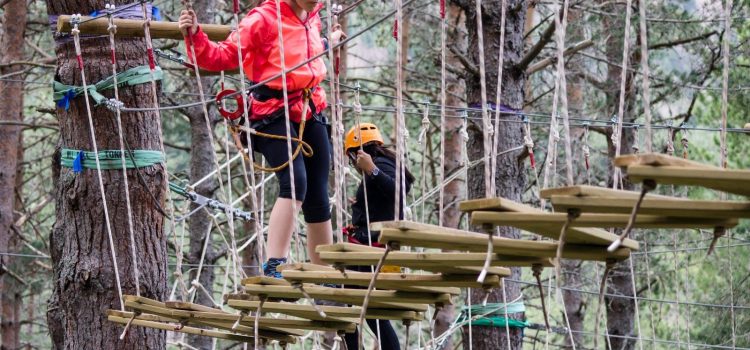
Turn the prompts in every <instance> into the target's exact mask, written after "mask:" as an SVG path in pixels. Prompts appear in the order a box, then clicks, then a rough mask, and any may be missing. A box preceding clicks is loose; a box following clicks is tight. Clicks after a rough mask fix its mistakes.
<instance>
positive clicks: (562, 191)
mask: <svg viewBox="0 0 750 350" xmlns="http://www.w3.org/2000/svg"><path fill="white" fill-rule="evenodd" d="M553 195H558V196H579V197H622V198H638V197H640V195H641V193H640V191H622V190H615V189H611V188H605V187H597V186H587V185H578V186H567V187H557V188H545V189H543V190H541V191H539V196H540V197H542V198H544V199H550V197H552V196H553ZM646 197H647V198H672V197H668V196H660V195H655V194H650V193H649V194H647V195H646Z"/></svg>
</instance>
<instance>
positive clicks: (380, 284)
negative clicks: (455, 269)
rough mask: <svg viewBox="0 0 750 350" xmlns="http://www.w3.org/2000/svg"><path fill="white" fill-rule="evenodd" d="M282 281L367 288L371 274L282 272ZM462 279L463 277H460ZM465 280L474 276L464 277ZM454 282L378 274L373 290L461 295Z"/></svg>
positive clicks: (430, 276)
mask: <svg viewBox="0 0 750 350" xmlns="http://www.w3.org/2000/svg"><path fill="white" fill-rule="evenodd" d="M282 275H283V276H284V279H286V280H289V281H298V282H307V283H336V284H343V285H354V286H360V287H367V286H368V285H369V284H370V280H371V279H372V275H373V273H371V272H356V271H347V272H346V274H344V273H341V272H340V271H331V272H327V271H294V270H285V271H284V272H282ZM462 277H463V276H462ZM465 277H466V278H467V279H468V278H471V277H474V280H476V276H474V275H472V276H465ZM455 285H456V280H446V279H444V278H443V276H442V275H440V274H426V275H419V274H402V273H382V272H381V273H380V274H378V278H377V280H375V288H377V289H388V290H398V291H405V292H427V293H445V294H451V295H458V294H461V289H460V288H457V287H455Z"/></svg>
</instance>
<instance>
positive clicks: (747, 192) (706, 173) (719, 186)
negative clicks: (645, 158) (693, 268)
mask: <svg viewBox="0 0 750 350" xmlns="http://www.w3.org/2000/svg"><path fill="white" fill-rule="evenodd" d="M627 171H628V179H629V180H630V181H632V182H642V181H643V180H646V179H649V180H654V181H656V183H657V184H670V185H685V186H701V187H706V188H710V189H714V190H718V191H723V192H728V193H734V194H739V195H743V196H750V170H727V169H721V168H715V169H714V168H686V167H676V166H661V167H653V166H647V165H631V166H629V167H628V170H627Z"/></svg>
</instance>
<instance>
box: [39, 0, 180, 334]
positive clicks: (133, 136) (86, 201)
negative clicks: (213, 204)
mask: <svg viewBox="0 0 750 350" xmlns="http://www.w3.org/2000/svg"><path fill="white" fill-rule="evenodd" d="M116 3H117V4H124V3H127V1H124V0H123V1H116ZM104 4H105V3H104V1H86V2H77V1H72V0H65V1H47V10H48V13H49V15H57V14H70V13H90V12H92V11H93V10H95V9H103V8H104ZM81 41H82V42H81V46H82V56H83V60H84V62H85V73H86V80H87V83H89V84H93V83H96V82H98V81H100V80H102V79H104V78H105V77H108V76H110V75H111V66H110V50H109V39H108V38H106V37H103V38H102V37H97V38H85V39H82V40H81ZM115 49H116V51H117V60H118V70H119V71H123V70H126V69H129V68H132V67H135V66H139V65H146V64H148V62H147V55H146V45H145V42H144V41H143V39H141V38H127V39H126V38H119V39H117V41H116V48H115ZM55 51H56V54H57V61H58V62H57V63H58V64H57V72H56V79H57V80H58V81H60V82H62V83H64V84H70V85H81V84H82V82H81V78H80V72H79V69H78V65H77V63H76V55H75V50H74V46H73V43H72V42H59V43H57V44H56V47H55ZM104 94H105V96H112V91H105V92H104ZM120 99H121V101H122V102H123V103H124V104H125V106H128V107H152V106H153V96H152V95H151V88H150V86H149V84H148V83H147V84H141V85H136V86H133V87H126V88H122V89H120ZM92 108H93V110H92V114H93V116H94V129H95V133H96V136H97V137H96V140H97V142H98V145H97V146H98V148H99V150H119V149H120V142H119V135H118V131H117V125H116V122H115V118H114V114H113V112H111V111H109V110H108V109H107V108H105V107H104V106H100V107H93V106H92ZM123 114H124V115H123V116H122V123H123V130H124V134H125V135H124V139H125V141H126V142H127V144H128V145H129V147H130V148H131V149H133V150H136V149H147V150H160V149H161V147H162V146H161V144H162V138H161V121H160V120H159V114H158V113H156V112H140V113H123ZM86 115H87V114H86V106H85V101H84V99H83V97H77V98H75V99H73V100H72V101H71V104H70V110H68V111H65V110H63V109H60V108H58V110H57V116H58V118H59V126H60V144H61V146H62V147H67V148H71V149H78V150H87V151H90V150H92V149H93V146H92V140H91V135H90V134H89V127H88V123H89V122H88V119H87V116H86ZM55 166H56V167H57V168H58V169H55V170H54V172H55V174H56V175H59V176H57V178H58V180H57V181H58V183H57V193H56V208H57V212H56V222H55V225H54V228H53V231H52V235H51V237H50V249H51V256H52V262H53V264H54V278H53V281H52V283H53V295H52V297H51V298H50V302H49V307H48V312H47V317H48V324H49V330H50V334H51V336H52V340H53V346H54V348H56V349H163V348H165V345H166V337H165V335H166V332H164V331H160V330H155V329H151V328H143V327H132V328H131V329H130V331H129V332H128V333H127V335H126V336H125V339H123V340H120V339H119V336H120V333H121V332H122V330H123V326H122V325H119V324H115V323H112V322H109V321H107V310H108V309H119V308H120V300H119V296H118V293H117V286H116V282H115V275H114V265H113V261H112V256H111V253H110V249H111V248H110V244H109V240H108V233H107V230H106V226H105V217H104V211H103V206H102V197H101V194H100V190H99V183H98V178H97V171H96V170H95V169H84V170H83V172H81V173H79V174H75V173H73V171H72V170H71V169H68V168H59V163H56V164H55ZM136 172H138V173H140V177H142V181H139V176H137V175H136ZM127 174H128V181H129V184H130V195H131V203H132V212H133V225H134V227H133V230H134V232H135V242H136V247H135V250H136V255H137V257H136V258H137V263H138V269H139V270H140V276H139V277H140V290H141V295H142V296H144V297H148V298H154V299H159V300H163V299H164V298H165V296H166V292H167V277H168V276H167V249H166V238H165V234H164V230H163V217H162V215H161V214H160V213H159V211H158V209H157V208H158V207H159V206H161V207H164V198H165V195H166V193H165V186H166V181H167V179H166V177H165V172H164V164H158V165H155V166H150V167H145V168H140V169H137V170H135V169H133V170H129V171H128V172H127ZM102 177H103V182H104V187H105V196H106V199H107V203H108V205H109V213H110V220H111V223H112V225H111V227H112V235H113V240H114V242H116V246H115V252H116V259H117V261H116V262H114V263H115V264H117V266H118V268H119V277H120V280H121V281H122V289H123V293H124V294H135V292H136V288H135V287H136V286H135V278H134V274H135V271H134V269H133V256H132V253H131V249H132V247H131V243H130V238H129V233H128V222H127V215H126V212H125V210H126V209H125V199H124V198H123V197H124V195H125V194H124V193H125V189H124V188H123V174H122V170H119V169H118V170H102ZM152 196H153V198H152ZM154 198H155V199H154Z"/></svg>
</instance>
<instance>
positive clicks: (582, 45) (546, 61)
mask: <svg viewBox="0 0 750 350" xmlns="http://www.w3.org/2000/svg"><path fill="white" fill-rule="evenodd" d="M593 45H594V42H593V41H592V40H591V39H587V40H584V41H581V42H579V43H577V44H575V45H573V46H571V47H568V48H567V49H565V51H564V52H563V58H564V56H570V55H573V54H575V53H576V52H578V51H581V50H584V49H586V48H589V47H591V46H593ZM555 62H557V56H556V55H555V56H550V57H547V58H545V59H543V60H541V61H539V62H537V63H535V64H534V65H532V66H531V67H529V68H528V69H527V70H526V73H527V74H529V75H531V74H534V73H536V72H538V71H540V70H542V69H544V68H545V67H547V66H549V65H551V64H553V63H555Z"/></svg>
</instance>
